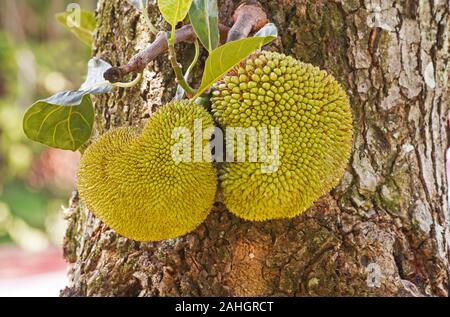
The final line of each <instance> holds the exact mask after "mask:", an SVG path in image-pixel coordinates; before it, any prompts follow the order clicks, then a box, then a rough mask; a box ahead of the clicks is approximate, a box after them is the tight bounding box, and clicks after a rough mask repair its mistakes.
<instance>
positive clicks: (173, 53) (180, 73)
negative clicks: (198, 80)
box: [167, 36, 195, 98]
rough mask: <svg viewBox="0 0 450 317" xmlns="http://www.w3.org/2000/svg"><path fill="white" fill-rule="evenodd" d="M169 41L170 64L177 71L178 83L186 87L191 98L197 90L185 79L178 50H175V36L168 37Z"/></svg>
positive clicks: (187, 94)
mask: <svg viewBox="0 0 450 317" xmlns="http://www.w3.org/2000/svg"><path fill="white" fill-rule="evenodd" d="M167 42H168V43H169V60H170V64H171V65H172V68H173V71H174V72H175V77H176V79H177V83H178V84H179V85H180V86H181V88H183V89H184V91H185V92H186V96H187V97H188V98H191V97H192V96H193V95H194V94H195V90H194V89H193V88H192V87H191V86H189V84H188V83H187V81H186V80H185V79H184V76H183V71H182V70H181V65H180V64H178V62H177V52H176V50H175V45H174V37H173V36H172V39H169V38H168V39H167Z"/></svg>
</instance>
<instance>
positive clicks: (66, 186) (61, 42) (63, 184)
mask: <svg viewBox="0 0 450 317" xmlns="http://www.w3.org/2000/svg"><path fill="white" fill-rule="evenodd" d="M73 2H74V1H62V0H1V1H0V247H1V245H5V244H15V245H18V246H20V247H21V248H23V249H26V250H30V251H41V250H44V249H46V248H47V247H48V246H49V245H52V244H57V245H59V244H61V243H62V237H63V235H64V230H65V222H64V219H63V217H64V206H67V205H68V199H69V197H70V195H71V192H72V191H73V189H74V186H75V175H76V169H77V164H78V160H79V154H78V153H73V152H69V151H60V150H55V149H50V148H48V147H45V146H42V145H40V144H37V143H34V142H32V141H29V140H27V138H26V137H25V135H24V133H23V131H22V116H23V114H24V112H25V110H26V109H27V108H28V107H29V106H30V105H31V104H33V103H34V102H35V101H37V100H39V99H42V98H46V97H49V96H50V95H53V94H55V93H56V92H59V91H62V90H71V89H77V88H78V87H79V85H80V84H81V83H82V82H83V79H84V75H85V73H86V65H87V61H88V60H89V57H90V53H91V52H90V48H88V47H87V46H86V45H84V44H83V43H82V42H80V41H79V40H78V39H77V38H76V37H74V36H73V35H72V34H71V33H69V32H68V31H67V30H66V29H64V27H63V26H61V25H60V24H59V23H58V22H57V21H56V19H55V17H54V16H55V14H56V13H59V12H64V11H65V10H66V8H67V5H68V4H69V3H73ZM76 3H78V4H79V5H80V6H81V8H82V9H85V10H90V11H93V10H94V9H95V5H96V1H94V0H90V1H77V2H76Z"/></svg>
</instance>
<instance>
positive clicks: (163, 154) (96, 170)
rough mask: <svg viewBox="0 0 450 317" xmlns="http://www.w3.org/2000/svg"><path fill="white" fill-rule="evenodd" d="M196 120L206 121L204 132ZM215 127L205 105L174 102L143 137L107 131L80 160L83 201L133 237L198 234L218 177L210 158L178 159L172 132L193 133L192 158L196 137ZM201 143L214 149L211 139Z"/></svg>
mask: <svg viewBox="0 0 450 317" xmlns="http://www.w3.org/2000/svg"><path fill="white" fill-rule="evenodd" d="M196 120H199V121H196ZM195 122H201V124H202V126H201V128H200V129H195V128H194V123H195ZM213 125H214V123H213V119H212V117H211V115H210V114H209V113H208V112H207V111H206V110H204V109H203V108H202V107H201V106H198V105H194V104H190V103H187V102H174V103H170V104H167V105H165V106H163V107H161V109H159V110H158V111H157V112H156V113H155V114H154V115H153V116H152V117H151V118H150V120H149V122H148V123H147V124H146V126H145V127H144V129H143V131H142V133H141V134H140V135H137V133H136V132H134V131H133V130H132V129H130V128H119V129H116V130H112V131H110V132H107V133H105V134H104V135H103V136H102V137H101V138H100V139H99V140H98V141H97V142H96V143H94V144H93V145H91V146H90V147H89V148H88V149H87V150H86V152H85V153H84V154H83V157H82V159H81V163H80V169H79V175H78V189H79V192H80V196H81V198H82V199H83V200H84V201H85V203H86V205H87V207H88V208H89V209H90V210H92V212H94V214H95V215H97V216H98V217H99V218H100V219H101V220H102V221H103V222H104V223H105V224H106V225H108V226H109V227H110V228H112V229H114V230H115V231H116V232H117V233H119V234H121V235H123V236H125V237H127V238H130V239H134V240H138V241H159V240H164V239H169V238H174V237H178V236H182V235H184V234H186V233H188V232H190V231H192V230H194V229H195V228H196V227H197V226H198V225H199V224H200V223H202V222H203V221H204V220H205V219H206V217H207V215H208V214H209V212H210V211H211V207H212V205H213V203H214V198H215V193H216V187H217V176H216V173H215V169H214V167H213V165H212V163H211V157H205V159H203V160H202V161H198V162H197V161H192V162H186V161H177V160H174V157H173V155H172V152H173V146H174V145H175V144H177V143H178V142H179V139H176V138H173V137H172V136H173V135H172V134H173V131H174V129H176V128H186V129H187V131H188V132H190V133H191V134H192V138H191V139H189V140H187V141H188V142H186V144H187V145H189V148H190V149H189V152H190V153H188V155H189V154H192V152H193V150H194V147H195V145H194V140H195V139H194V135H196V136H198V135H200V134H202V133H203V131H204V130H205V129H207V128H211V127H213ZM199 140H200V144H201V145H202V146H203V147H209V140H203V139H199ZM191 151H192V152H191ZM205 152H207V151H206V150H205ZM192 157H193V156H192Z"/></svg>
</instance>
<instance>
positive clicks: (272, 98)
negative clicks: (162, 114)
mask: <svg viewBox="0 0 450 317" xmlns="http://www.w3.org/2000/svg"><path fill="white" fill-rule="evenodd" d="M212 111H213V114H214V116H215V118H216V119H217V120H218V121H219V123H220V125H221V126H222V127H223V128H224V130H225V133H226V134H228V137H229V138H230V132H229V130H228V129H229V128H230V127H234V128H238V127H239V128H255V130H256V132H257V133H258V137H260V136H261V135H262V133H259V130H260V128H267V134H266V135H267V139H266V140H267V144H268V153H269V154H270V153H271V149H276V146H275V145H274V146H273V147H272V143H271V137H272V136H274V135H275V134H271V133H270V131H271V128H278V129H279V130H278V131H279V143H278V144H279V147H278V149H279V151H278V153H279V155H278V157H279V164H272V163H273V161H274V160H273V161H272V160H269V161H268V162H266V163H264V162H261V159H262V160H264V159H265V158H267V156H264V155H260V156H258V160H257V161H256V162H255V161H253V162H250V161H249V159H248V158H249V156H248V153H249V150H248V149H249V147H248V146H249V140H250V139H249V138H246V142H244V143H241V144H240V145H239V143H238V142H237V141H236V139H235V144H234V149H233V150H234V151H235V153H236V151H237V150H238V149H239V148H241V149H242V147H243V146H242V145H243V144H244V146H245V147H246V149H245V151H246V152H245V153H247V156H246V161H245V162H225V163H223V164H222V167H221V170H220V179H221V186H222V194H223V199H224V202H225V204H226V206H227V207H228V209H229V210H230V211H231V212H233V213H234V214H236V215H237V216H239V217H242V218H244V219H247V220H256V221H263V220H269V219H276V218H291V217H294V216H297V215H299V214H300V213H301V212H303V211H304V210H306V209H307V208H309V207H310V206H311V205H312V204H313V203H314V202H315V201H316V200H317V199H318V198H320V197H321V196H322V195H323V194H324V193H327V192H329V191H330V190H331V189H333V187H335V186H336V185H337V183H338V182H339V179H340V177H342V175H343V173H344V170H345V167H346V165H347V162H348V159H349V156H350V152H351V147H352V114H351V109H350V106H349V102H348V97H347V95H346V93H345V91H344V90H343V89H342V87H341V86H340V85H339V83H338V82H337V81H336V80H335V79H334V78H333V77H332V76H331V75H328V74H327V73H326V72H325V71H322V70H320V69H319V68H317V67H314V66H313V65H310V64H305V63H302V62H300V61H298V60H296V59H294V58H292V57H289V56H285V55H283V54H279V53H273V52H261V53H259V54H255V55H253V56H251V57H249V58H248V59H247V60H246V61H244V62H242V63H241V64H240V65H239V66H237V67H236V68H235V69H234V70H233V71H232V72H230V73H229V74H228V75H227V76H226V77H224V78H223V79H222V80H221V81H220V82H218V83H217V84H216V85H215V91H214V97H213V98H212ZM247 131H250V130H247ZM257 142H258V143H257V144H256V147H257V149H258V151H259V150H260V149H261V148H262V147H261V146H260V145H261V144H262V143H260V142H259V141H257ZM229 144H230V143H229V142H228V146H229ZM274 157H276V156H274ZM235 160H236V154H235ZM271 161H272V163H270V162H271ZM267 166H276V168H273V169H272V170H270V169H269V171H268V170H266V169H264V167H267Z"/></svg>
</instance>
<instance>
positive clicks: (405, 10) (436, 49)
mask: <svg viewBox="0 0 450 317" xmlns="http://www.w3.org/2000/svg"><path fill="white" fill-rule="evenodd" d="M261 2H262V4H263V5H264V7H265V9H266V10H267V13H268V15H269V17H270V19H271V21H273V22H274V23H276V24H277V26H278V28H279V32H280V39H279V40H278V42H277V43H276V47H277V48H278V49H279V50H280V51H282V52H284V53H286V54H289V55H292V56H296V57H297V58H299V59H301V60H302V61H305V62H310V63H312V64H315V65H318V66H320V67H321V68H323V69H325V70H327V71H328V72H330V73H331V74H333V75H334V76H335V77H336V78H337V79H338V80H339V81H340V82H341V83H342V84H343V85H344V86H345V87H346V90H347V92H348V95H349V96H350V99H351V105H352V108H353V118H354V130H355V138H354V147H353V149H354V150H353V154H352V157H351V160H350V162H349V165H348V169H347V172H346V173H345V175H344V177H343V178H342V181H341V183H340V185H339V186H338V187H337V188H336V189H335V190H334V191H333V192H332V193H331V194H328V195H325V196H324V197H322V198H321V199H320V200H319V201H318V202H317V203H316V204H315V205H314V206H313V207H312V208H310V209H309V210H308V211H307V212H305V213H304V214H302V215H300V216H299V217H297V218H295V219H293V220H277V221H270V222H265V223H251V222H247V221H243V220H240V219H238V218H236V217H235V216H233V215H231V214H230V213H228V212H227V211H226V209H225V207H224V206H223V205H222V204H221V203H216V205H215V207H214V211H213V213H212V214H211V215H210V216H209V218H208V219H207V221H206V222H205V223H204V224H202V225H201V226H200V227H199V228H198V229H197V230H196V231H195V232H193V233H191V234H189V235H187V236H185V237H182V238H178V239H173V240H168V241H164V242H160V243H137V242H134V241H130V240H127V239H126V238H123V237H119V236H118V235H116V234H115V233H114V232H113V231H111V230H109V229H108V228H107V227H106V226H105V225H103V224H102V223H101V222H100V221H99V220H98V219H97V218H95V216H93V214H92V213H90V212H89V211H88V210H87V209H86V208H85V207H84V206H83V204H82V202H81V201H80V200H79V198H78V196H77V195H75V196H74V197H73V199H72V202H71V208H70V211H69V212H68V214H67V219H68V221H69V229H68V231H67V235H66V239H65V245H64V250H65V257H66V259H67V261H68V262H69V263H70V265H71V269H70V274H69V275H70V284H69V285H68V287H67V288H66V289H65V290H63V291H62V295H64V296H75V295H106V296H115V295H120V296H128V295H129V296H136V295H142V296H166V295H175V296H177V295H183V296H188V295H193V296H207V295H209V296H211V295H224V296H247V295H258V296H266V295H288V296H304V295H306V296H308V295H313V296H316V295H319V296H322V295H330V296H352V295H362V296H366V295H385V296H422V295H437V296H447V295H448V293H449V244H450V234H449V221H450V214H449V207H448V205H447V186H448V184H447V180H446V178H445V168H444V166H445V150H446V148H447V146H448V141H449V135H448V132H447V120H446V118H447V116H448V104H449V102H450V96H449V88H448V79H449V61H450V54H449V34H450V17H449V10H450V8H449V2H448V1H437V0H425V1H414V0H406V1H404V0H402V1H400V0H398V1H387V0H378V1H375V0H374V1H354V0H342V1H308V0H279V1H275V0H269V1H261ZM219 3H220V13H221V17H222V21H223V23H227V24H229V23H230V22H231V21H230V20H229V17H230V16H231V15H232V12H233V11H234V9H235V8H236V6H237V5H238V1H231V0H222V1H219ZM150 14H151V16H152V19H153V20H154V21H155V22H157V21H159V22H157V23H156V24H157V25H158V27H160V28H161V27H162V24H161V23H160V21H161V19H160V18H158V17H157V16H156V15H157V10H156V9H155V7H151V8H150ZM97 18H98V31H97V33H96V41H95V50H94V54H95V55H96V56H100V57H102V58H104V59H106V60H109V61H110V62H111V63H112V64H113V65H119V64H123V63H125V62H126V61H127V60H128V59H129V58H130V57H131V56H132V55H133V54H134V53H136V52H137V51H138V50H140V49H142V48H143V47H145V46H146V45H147V44H148V42H149V41H151V40H152V36H151V35H150V33H149V32H148V29H147V27H146V26H145V23H144V19H143V18H142V17H140V16H139V14H138V13H137V12H136V11H135V9H134V8H133V7H132V6H130V5H128V3H127V2H126V1H120V0H100V1H99V4H98V12H97ZM179 56H181V57H183V58H185V59H186V60H187V61H190V59H191V56H192V50H191V48H189V47H187V46H185V47H184V46H182V47H181V52H180V55H179ZM173 78H174V75H173V72H172V70H171V69H170V66H169V63H168V60H167V58H166V57H160V58H158V59H157V60H156V61H155V62H154V63H152V64H150V65H149V67H147V69H146V71H145V79H144V81H143V83H142V85H141V86H140V87H137V88H133V89H128V90H123V89H120V90H118V91H116V92H114V93H111V94H109V95H107V96H103V97H100V98H96V99H95V107H96V113H97V132H98V134H101V133H103V132H105V131H106V130H108V129H110V128H113V127H118V126H124V125H135V126H139V125H142V124H143V123H144V122H145V121H146V119H147V118H148V117H149V116H151V114H152V113H153V112H154V111H155V110H156V109H157V108H158V107H159V106H160V105H161V104H163V103H165V102H167V101H169V100H170V99H171V97H173V95H174V88H175V87H174V79H173Z"/></svg>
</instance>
